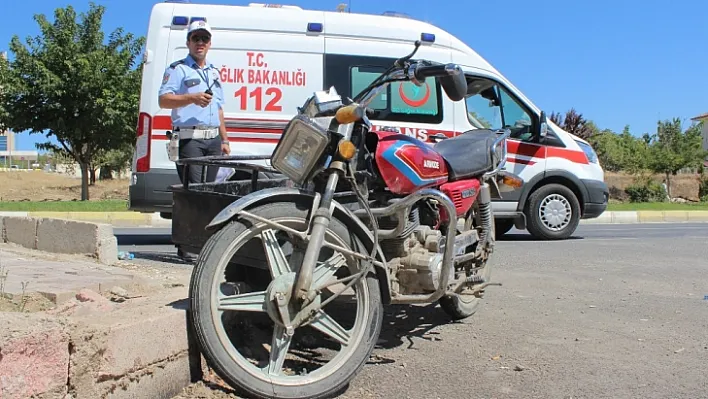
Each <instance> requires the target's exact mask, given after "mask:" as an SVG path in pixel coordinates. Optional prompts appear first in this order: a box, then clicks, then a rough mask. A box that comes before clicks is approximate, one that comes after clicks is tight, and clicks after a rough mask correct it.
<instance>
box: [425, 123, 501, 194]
mask: <svg viewBox="0 0 708 399" xmlns="http://www.w3.org/2000/svg"><path fill="white" fill-rule="evenodd" d="M496 139H497V133H496V132H494V131H493V130H488V129H484V130H482V129H477V130H469V131H467V132H464V133H462V134H460V135H458V136H455V137H452V138H449V139H445V140H442V141H440V142H438V143H436V144H435V145H434V146H433V148H434V149H435V151H436V152H437V153H438V154H440V155H441V156H442V157H443V158H444V159H445V162H446V163H447V168H448V175H449V181H451V182H452V181H458V180H464V179H469V178H471V177H476V176H481V175H483V174H484V173H486V172H489V171H491V170H492V169H494V160H493V159H492V156H491V154H490V153H489V149H490V147H491V146H492V144H493V143H494V140H496Z"/></svg>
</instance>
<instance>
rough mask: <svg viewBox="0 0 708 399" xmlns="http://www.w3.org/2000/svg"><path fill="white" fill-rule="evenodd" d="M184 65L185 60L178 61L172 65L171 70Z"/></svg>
mask: <svg viewBox="0 0 708 399" xmlns="http://www.w3.org/2000/svg"><path fill="white" fill-rule="evenodd" d="M180 64H184V60H177V61H175V62H173V63H171V64H170V68H172V69H174V68H176V67H177V65H180Z"/></svg>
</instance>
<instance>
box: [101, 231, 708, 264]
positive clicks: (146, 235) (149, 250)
mask: <svg viewBox="0 0 708 399" xmlns="http://www.w3.org/2000/svg"><path fill="white" fill-rule="evenodd" d="M114 231H115V235H116V237H117V238H118V250H119V251H127V252H132V253H134V254H135V255H136V257H137V258H143V257H147V258H152V257H155V256H167V257H172V256H174V255H176V253H177V250H176V248H175V247H174V245H172V242H171V240H170V234H171V229H170V228H115V229H114ZM701 237H703V238H706V237H708V223H660V224H612V225H607V224H605V225H603V224H585V225H580V226H579V227H578V229H577V230H576V231H575V234H574V235H573V237H571V238H570V239H568V240H566V241H560V242H556V243H548V244H563V243H564V242H568V241H576V240H583V241H587V240H592V241H597V240H618V239H635V240H638V239H659V238H665V239H677V238H701ZM501 241H502V242H518V241H534V239H533V238H532V237H531V236H530V235H529V234H528V233H527V232H526V231H519V230H516V229H512V230H511V231H510V232H509V233H508V234H507V235H506V236H504V238H503V240H501ZM500 245H502V248H503V245H504V244H500Z"/></svg>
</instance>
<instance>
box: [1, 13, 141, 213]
mask: <svg viewBox="0 0 708 399" xmlns="http://www.w3.org/2000/svg"><path fill="white" fill-rule="evenodd" d="M104 10H105V9H104V7H103V6H97V5H95V4H93V3H90V8H89V11H88V12H87V13H82V14H81V16H80V18H79V21H78V22H77V14H76V11H75V10H74V8H73V7H71V6H68V7H66V8H58V9H56V11H55V12H54V17H55V20H54V22H50V21H48V20H47V18H46V16H44V15H35V17H34V20H35V21H36V22H37V24H38V25H39V28H40V32H41V34H40V35H39V36H36V37H30V38H28V39H27V44H26V45H25V44H23V43H21V42H20V39H19V38H18V37H17V36H14V37H13V38H12V41H11V43H10V50H11V51H12V52H13V53H14V54H15V60H14V61H12V62H10V71H11V73H10V75H11V77H10V78H9V79H8V80H9V81H10V83H11V84H10V85H9V87H8V101H6V102H5V104H7V106H8V108H9V111H10V112H9V113H10V115H11V116H10V117H8V118H7V124H8V126H9V127H10V128H11V129H12V130H15V131H24V130H29V131H30V133H44V132H45V131H47V133H46V134H47V135H48V136H49V137H51V136H55V137H56V139H57V141H58V142H59V146H56V145H54V144H52V143H49V142H46V143H41V144H38V145H37V147H38V148H40V149H47V150H52V151H55V152H57V153H65V154H68V155H70V156H71V157H72V158H73V159H75V160H76V162H77V163H78V164H79V166H80V167H81V176H82V193H81V199H82V200H88V178H89V176H88V173H89V167H90V166H91V165H93V164H95V161H96V157H98V156H100V155H101V154H105V153H108V152H110V151H114V150H120V149H123V148H125V146H126V145H128V144H129V143H132V140H133V139H134V134H135V126H136V124H137V115H138V104H139V95H140V90H139V89H140V82H141V79H140V76H141V68H139V67H138V68H136V66H137V63H138V61H139V60H138V55H139V54H140V51H141V48H142V46H143V43H144V38H142V37H141V38H135V37H134V36H133V35H132V34H130V33H128V34H124V33H123V30H122V29H121V28H119V29H116V30H115V31H113V32H112V33H111V34H109V35H108V40H107V42H104V33H103V32H102V30H101V22H102V18H103V14H104Z"/></svg>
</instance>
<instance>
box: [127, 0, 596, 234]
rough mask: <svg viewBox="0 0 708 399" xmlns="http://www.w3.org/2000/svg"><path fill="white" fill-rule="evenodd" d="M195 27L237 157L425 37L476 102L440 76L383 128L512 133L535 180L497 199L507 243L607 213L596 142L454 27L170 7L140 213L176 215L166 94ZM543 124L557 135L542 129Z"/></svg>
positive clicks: (267, 145) (157, 22)
mask: <svg viewBox="0 0 708 399" xmlns="http://www.w3.org/2000/svg"><path fill="white" fill-rule="evenodd" d="M196 20H205V21H207V22H208V23H209V25H210V26H211V27H212V29H213V36H212V45H211V49H210V50H209V54H208V57H207V58H208V62H210V63H211V64H213V65H214V66H215V67H216V68H218V70H219V76H220V78H221V82H222V86H223V89H224V96H225V99H226V104H225V108H224V111H225V118H226V127H227V130H228V133H229V140H230V142H231V153H232V154H251V155H262V154H271V153H272V151H273V149H274V147H275V145H276V143H277V142H278V139H279V137H280V133H281V130H282V129H283V127H284V126H285V124H286V123H287V121H288V119H289V118H291V117H292V116H293V115H294V114H295V112H296V107H298V106H300V105H302V103H303V101H304V100H305V99H306V98H307V97H308V96H310V95H311V94H312V92H313V91H316V90H322V89H324V88H329V87H331V86H335V87H336V89H337V91H338V92H339V93H340V94H343V95H344V96H350V97H353V96H354V95H355V94H356V93H357V92H358V91H360V90H361V89H363V88H364V87H365V86H366V85H367V84H368V83H369V82H371V81H372V80H373V79H374V78H375V77H376V76H377V75H378V74H379V73H381V72H383V71H384V70H385V68H387V67H388V66H390V65H391V63H392V62H393V60H395V59H396V58H399V57H401V56H404V55H406V54H408V53H410V52H411V51H412V50H413V44H414V42H415V41H416V40H421V41H422V42H423V45H422V46H421V48H420V50H419V51H418V53H417V54H416V58H426V59H430V60H433V61H437V62H454V63H457V64H459V65H460V66H461V67H462V68H463V70H464V71H465V73H466V76H467V80H468V84H469V85H468V88H469V89H468V97H467V99H466V101H460V102H457V103H454V102H452V101H450V100H449V99H448V98H447V97H446V96H445V95H444V93H443V92H442V91H441V87H440V85H439V84H437V83H436V82H435V81H434V80H429V81H428V84H427V85H425V86H424V87H422V88H419V87H417V86H415V85H413V84H412V83H409V82H406V83H403V84H392V85H391V86H390V88H389V89H388V91H387V92H384V93H381V94H380V96H379V97H378V98H377V99H376V100H375V101H373V102H372V104H371V108H373V109H374V110H375V111H376V115H375V118H374V120H372V123H373V124H374V126H375V127H376V128H379V129H380V128H384V127H386V128H389V129H390V128H394V129H398V130H399V131H400V132H402V133H404V134H407V135H410V136H412V137H416V138H418V139H421V140H425V141H428V142H431V143H432V142H433V140H432V139H431V137H432V136H434V135H439V134H443V135H445V136H447V137H452V136H455V135H458V134H461V133H463V132H468V131H470V130H474V129H480V128H493V129H501V128H505V127H508V128H510V129H511V130H512V132H513V134H512V137H511V139H510V140H509V142H508V149H509V155H508V162H507V164H506V169H507V170H508V171H510V172H513V173H515V174H517V175H519V176H521V177H522V178H523V179H524V184H523V186H522V187H521V188H520V189H518V190H516V191H514V192H509V193H504V196H503V197H504V198H503V199H502V200H499V201H496V202H495V203H494V208H493V209H494V214H495V218H496V226H497V227H496V228H497V235H498V236H501V235H502V234H504V233H506V232H508V231H509V230H511V229H512V227H514V226H515V227H516V228H517V229H520V230H524V229H525V230H528V232H529V233H531V234H532V235H533V236H535V237H537V238H539V239H546V240H548V239H563V238H567V237H569V236H570V235H571V234H573V232H574V231H575V229H576V227H577V226H578V223H579V220H580V219H588V218H595V217H597V216H599V215H600V214H601V213H602V212H604V210H605V209H606V207H607V202H608V196H609V191H608V188H607V185H606V184H605V183H604V172H603V169H602V167H601V165H600V163H599V162H598V157H597V155H596V154H595V152H594V151H593V149H592V147H591V146H590V144H588V142H586V141H585V140H582V139H580V138H578V137H576V136H574V135H572V134H569V133H568V132H566V131H564V130H563V129H561V128H560V127H558V126H557V125H555V124H553V123H552V122H551V121H550V120H547V119H546V115H545V112H543V111H542V110H541V109H539V108H538V107H537V106H536V105H534V104H533V103H532V102H531V100H530V99H528V98H527V97H526V96H525V95H524V94H523V93H522V92H521V91H519V90H518V89H517V88H516V87H514V85H513V84H512V83H511V82H510V81H509V80H507V79H506V78H505V77H504V75H502V74H501V73H500V72H499V71H497V70H496V69H495V68H494V67H493V66H492V65H491V64H490V63H488V62H487V61H486V60H485V59H484V58H482V57H481V56H480V55H479V54H477V53H476V52H475V51H474V50H472V49H471V48H470V47H469V46H468V45H466V44H465V43H463V42H462V41H461V40H459V39H458V38H456V37H454V36H453V35H451V34H450V33H448V32H446V31H444V30H443V29H440V28H438V27H436V26H433V25H431V24H429V23H425V22H422V21H418V20H415V19H412V18H409V17H407V16H406V15H401V14H396V13H384V14H383V15H368V14H356V13H349V12H341V11H340V12H338V11H331V12H329V11H316V10H307V9H303V8H301V7H298V6H285V5H282V6H273V5H266V4H258V3H252V4H248V5H243V6H237V5H213V4H193V3H189V2H186V1H184V0H183V1H179V2H176V1H175V0H170V1H167V2H164V3H158V4H156V5H155V6H154V7H153V8H152V12H151V14H150V20H149V26H148V32H147V41H146V48H145V53H144V61H145V65H144V70H143V76H142V85H141V95H140V110H139V117H138V126H137V132H136V134H137V138H136V146H135V155H134V159H133V164H132V174H131V182H130V199H129V208H130V209H131V210H134V211H137V212H151V213H152V212H159V213H160V214H161V215H162V216H163V217H164V218H170V217H171V213H170V212H171V207H172V197H171V193H170V191H169V189H168V187H169V186H170V185H173V184H179V179H178V177H177V173H176V167H175V164H174V162H171V161H170V160H169V159H168V155H167V149H166V144H167V142H168V136H167V133H168V132H169V131H171V129H172V126H171V120H170V110H167V109H161V108H160V107H159V105H158V101H157V97H158V89H159V87H160V83H161V81H162V76H163V74H164V71H165V68H167V67H168V66H169V65H170V64H171V63H172V62H174V61H175V60H178V59H181V58H184V57H185V56H186V55H187V54H188V49H187V47H186V41H187V39H186V37H187V34H186V32H187V27H188V25H189V24H190V23H191V22H193V21H196ZM543 122H545V123H546V126H547V129H541V126H542V124H543ZM244 178H248V177H247V175H246V177H244Z"/></svg>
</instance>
